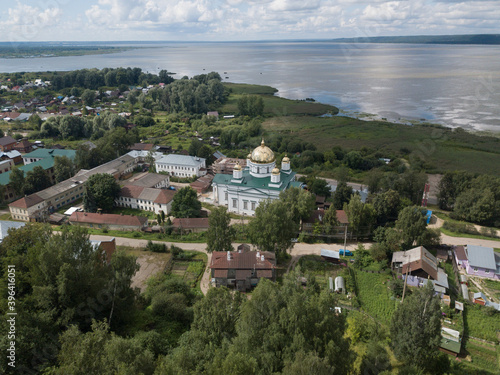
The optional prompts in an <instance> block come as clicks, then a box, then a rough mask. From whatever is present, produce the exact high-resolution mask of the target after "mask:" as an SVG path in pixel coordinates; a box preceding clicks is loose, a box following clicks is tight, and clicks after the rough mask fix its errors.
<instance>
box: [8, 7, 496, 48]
mask: <svg viewBox="0 0 500 375" xmlns="http://www.w3.org/2000/svg"><path fill="white" fill-rule="evenodd" d="M36 1H38V0H23V1H22V3H21V1H18V2H17V3H15V5H14V6H12V7H11V8H10V9H6V10H5V11H4V12H3V13H2V14H0V39H3V40H6V39H9V38H13V37H12V34H16V33H17V34H19V35H21V36H20V38H23V39H25V40H36V39H37V38H39V39H38V40H61V39H65V40H71V39H74V40H85V39H87V40H90V39H91V40H139V39H150V40H166V39H172V38H175V39H177V40H182V38H184V39H186V40H188V39H191V40H205V39H206V40H238V39H273V38H333V37H349V36H356V35H358V34H360V30H369V31H363V32H361V33H362V34H363V35H365V34H366V36H376V35H411V34H423V33H427V34H429V33H434V34H445V33H480V32H490V33H498V32H500V24H498V19H500V7H498V1H494V0H465V1H464V0H460V1H458V0H308V1H307V0H88V4H87V5H86V6H85V5H83V4H84V3H83V2H79V1H74V2H71V1H69V0H49V4H53V5H49V6H48V8H40V7H41V5H40V4H42V2H38V3H37V2H36ZM75 3H76V4H75ZM27 4H31V5H27ZM62 9H64V17H62V15H63V10H62Z"/></svg>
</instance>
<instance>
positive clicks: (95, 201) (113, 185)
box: [83, 173, 120, 212]
mask: <svg viewBox="0 0 500 375" xmlns="http://www.w3.org/2000/svg"><path fill="white" fill-rule="evenodd" d="M119 194H120V185H118V183H117V182H116V180H115V178H114V177H113V176H111V175H109V174H107V173H97V174H94V175H92V176H90V177H89V178H88V180H87V181H85V190H84V193H83V207H84V209H85V211H87V212H96V211H97V209H98V208H101V209H102V210H103V211H105V212H106V211H110V210H111V209H112V208H113V206H114V204H115V199H116V198H118V195H119Z"/></svg>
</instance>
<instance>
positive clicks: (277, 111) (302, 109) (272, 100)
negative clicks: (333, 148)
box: [219, 84, 338, 117]
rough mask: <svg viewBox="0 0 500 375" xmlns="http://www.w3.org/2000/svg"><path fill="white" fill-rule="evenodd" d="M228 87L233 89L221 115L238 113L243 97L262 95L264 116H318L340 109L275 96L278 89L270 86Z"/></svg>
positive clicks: (220, 110)
mask: <svg viewBox="0 0 500 375" xmlns="http://www.w3.org/2000/svg"><path fill="white" fill-rule="evenodd" d="M225 86H226V87H228V88H231V89H232V93H231V94H230V96H229V98H228V100H227V102H226V103H224V105H223V106H221V107H220V108H219V112H221V113H232V114H236V113H237V112H238V105H237V103H238V100H239V99H240V98H241V96H242V95H245V94H251V95H262V98H263V100H264V115H266V116H278V117H282V116H290V115H295V116H299V115H301V116H305V115H308V116H318V115H323V114H325V113H332V114H336V113H338V108H336V107H334V106H331V105H328V104H322V103H315V102H309V101H307V102H306V101H304V100H290V99H285V98H281V97H279V96H273V94H274V93H275V92H276V89H274V88H272V87H269V86H259V85H243V84H225Z"/></svg>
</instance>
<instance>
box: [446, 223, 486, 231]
mask: <svg viewBox="0 0 500 375" xmlns="http://www.w3.org/2000/svg"><path fill="white" fill-rule="evenodd" d="M443 228H444V229H448V230H450V231H452V232H456V233H464V234H479V232H478V231H477V229H476V227H475V226H474V225H472V224H469V223H453V222H449V221H445V222H444V223H443Z"/></svg>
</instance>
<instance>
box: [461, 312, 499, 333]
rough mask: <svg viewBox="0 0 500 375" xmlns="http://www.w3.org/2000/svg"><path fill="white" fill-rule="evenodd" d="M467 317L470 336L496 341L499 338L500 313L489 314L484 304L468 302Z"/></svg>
mask: <svg viewBox="0 0 500 375" xmlns="http://www.w3.org/2000/svg"><path fill="white" fill-rule="evenodd" d="M465 319H466V326H467V331H468V334H469V336H472V337H477V338H480V339H483V340H489V341H495V342H496V341H497V340H498V336H497V331H500V313H498V312H497V313H494V314H493V315H488V314H487V313H486V309H485V308H484V307H483V306H479V305H469V304H467V305H466V309H465Z"/></svg>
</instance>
